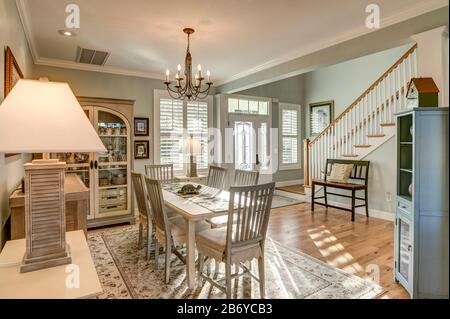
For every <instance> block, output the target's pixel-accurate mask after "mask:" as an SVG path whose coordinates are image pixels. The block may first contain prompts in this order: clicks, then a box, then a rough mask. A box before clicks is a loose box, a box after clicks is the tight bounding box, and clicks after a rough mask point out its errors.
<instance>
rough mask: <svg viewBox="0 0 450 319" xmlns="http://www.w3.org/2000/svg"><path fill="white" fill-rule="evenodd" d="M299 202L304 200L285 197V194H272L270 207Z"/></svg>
mask: <svg viewBox="0 0 450 319" xmlns="http://www.w3.org/2000/svg"><path fill="white" fill-rule="evenodd" d="M301 203H304V201H301V200H298V199H294V198H290V197H286V196H281V195H273V198H272V208H280V207H285V206H292V205H298V204H301Z"/></svg>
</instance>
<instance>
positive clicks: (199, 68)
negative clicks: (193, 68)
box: [198, 64, 202, 72]
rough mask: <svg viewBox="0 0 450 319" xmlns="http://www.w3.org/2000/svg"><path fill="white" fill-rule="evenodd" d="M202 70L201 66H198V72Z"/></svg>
mask: <svg viewBox="0 0 450 319" xmlns="http://www.w3.org/2000/svg"><path fill="white" fill-rule="evenodd" d="M201 70H202V66H201V65H200V64H199V65H198V71H199V72H200V71H201Z"/></svg>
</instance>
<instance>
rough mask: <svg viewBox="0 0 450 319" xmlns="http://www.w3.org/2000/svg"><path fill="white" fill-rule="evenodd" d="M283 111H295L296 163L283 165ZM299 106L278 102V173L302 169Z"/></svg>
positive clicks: (300, 114)
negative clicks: (296, 122)
mask: <svg viewBox="0 0 450 319" xmlns="http://www.w3.org/2000/svg"><path fill="white" fill-rule="evenodd" d="M283 110H294V111H297V114H298V116H297V121H298V124H297V163H295V164H283ZM301 117H302V113H301V105H300V104H291V103H283V102H280V103H279V104H278V145H279V152H278V163H279V169H280V171H286V170H294V169H301V168H302V149H301V147H302V141H301V138H302V137H301Z"/></svg>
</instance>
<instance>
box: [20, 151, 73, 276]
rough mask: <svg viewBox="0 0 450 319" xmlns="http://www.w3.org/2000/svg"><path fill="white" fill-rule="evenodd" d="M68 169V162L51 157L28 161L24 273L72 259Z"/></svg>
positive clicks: (26, 170)
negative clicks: (67, 206)
mask: <svg viewBox="0 0 450 319" xmlns="http://www.w3.org/2000/svg"><path fill="white" fill-rule="evenodd" d="M65 168H66V163H64V162H59V161H57V160H56V161H55V160H48V159H44V160H37V161H33V162H32V163H28V164H25V190H26V191H25V238H26V252H25V256H24V258H23V261H22V266H21V268H20V272H22V273H23V272H29V271H34V270H38V269H43V268H49V267H54V266H59V265H64V264H70V263H71V262H72V258H71V257H70V251H69V247H68V245H67V244H66V212H65V193H64V177H65V172H64V170H65Z"/></svg>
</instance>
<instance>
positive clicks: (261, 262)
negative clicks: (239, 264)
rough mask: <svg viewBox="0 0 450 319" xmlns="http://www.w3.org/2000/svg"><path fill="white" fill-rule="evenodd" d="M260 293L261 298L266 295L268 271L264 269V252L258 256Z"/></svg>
mask: <svg viewBox="0 0 450 319" xmlns="http://www.w3.org/2000/svg"><path fill="white" fill-rule="evenodd" d="M258 273H259V295H260V297H261V299H264V298H265V297H266V289H265V288H266V273H265V271H264V253H263V254H262V255H261V257H259V258H258Z"/></svg>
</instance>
